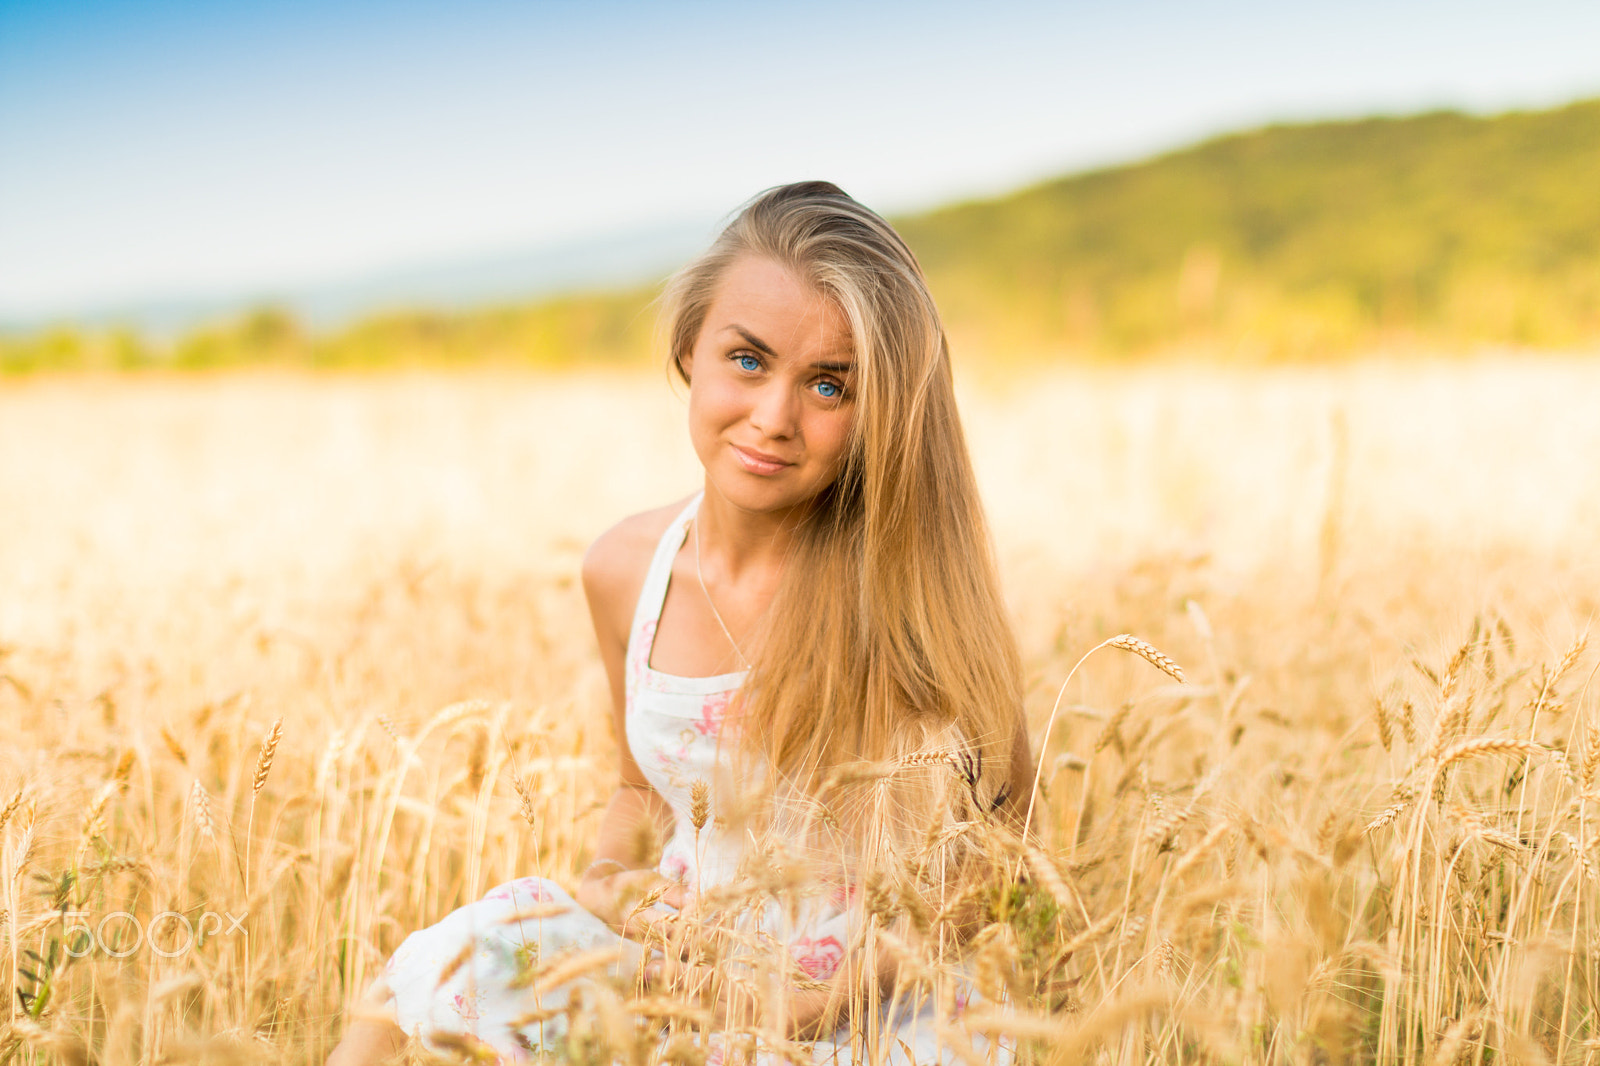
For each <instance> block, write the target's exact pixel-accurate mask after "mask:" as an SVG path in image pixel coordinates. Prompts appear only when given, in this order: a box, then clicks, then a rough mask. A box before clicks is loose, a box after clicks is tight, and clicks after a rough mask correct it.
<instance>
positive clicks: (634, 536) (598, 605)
mask: <svg viewBox="0 0 1600 1066" xmlns="http://www.w3.org/2000/svg"><path fill="white" fill-rule="evenodd" d="M687 503H688V498H687V497H686V498H684V499H682V500H679V501H677V502H676V503H670V504H667V505H666V506H665V507H657V508H654V509H653V510H649V511H641V512H639V513H638V514H635V515H629V516H628V517H627V518H624V519H623V520H622V521H620V522H618V523H617V524H616V525H614V526H612V527H611V528H610V529H608V530H606V531H605V532H604V533H602V534H600V535H599V536H598V537H596V538H595V539H594V543H592V544H590V545H589V550H588V551H587V552H585V553H584V556H583V590H584V593H585V595H587V596H588V597H589V610H590V611H591V612H592V613H593V614H594V616H595V622H596V623H597V624H599V623H602V622H603V623H605V624H606V626H607V628H608V629H611V630H612V631H613V632H614V633H626V632H627V629H628V623H629V622H630V620H631V619H632V616H633V608H634V604H635V603H636V602H637V601H638V599H639V590H640V589H641V588H643V587H644V578H645V574H646V573H647V572H648V571H649V569H650V559H651V556H653V555H654V554H655V551H656V545H657V544H658V543H660V541H661V534H663V533H665V532H666V530H667V526H669V525H671V524H672V520H673V519H674V518H676V517H677V516H678V515H679V513H680V512H682V510H683V508H684V506H685V505H686V504H687Z"/></svg>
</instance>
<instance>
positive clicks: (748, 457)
mask: <svg viewBox="0 0 1600 1066" xmlns="http://www.w3.org/2000/svg"><path fill="white" fill-rule="evenodd" d="M732 448H733V454H734V455H736V456H738V457H739V463H740V465H741V466H743V467H744V468H745V469H746V470H748V471H749V472H750V473H752V474H762V475H768V474H776V473H778V472H779V471H781V470H785V469H787V468H788V467H791V466H793V465H794V464H793V463H791V462H789V461H788V460H786V459H780V458H779V457H778V456H776V455H768V454H767V453H766V452H758V451H756V450H755V449H754V448H741V447H740V446H739V445H737V444H735V445H732Z"/></svg>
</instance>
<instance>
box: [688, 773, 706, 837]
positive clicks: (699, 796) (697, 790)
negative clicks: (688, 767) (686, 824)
mask: <svg viewBox="0 0 1600 1066" xmlns="http://www.w3.org/2000/svg"><path fill="white" fill-rule="evenodd" d="M710 817H711V786H710V785H708V784H706V783H705V782H704V781H702V780H700V779H699V778H696V779H695V781H694V782H693V783H692V784H691V785H690V786H689V821H690V823H691V824H692V825H693V826H694V831H695V832H696V833H698V832H700V830H702V829H704V828H705V827H706V822H707V821H708V820H709V819H710Z"/></svg>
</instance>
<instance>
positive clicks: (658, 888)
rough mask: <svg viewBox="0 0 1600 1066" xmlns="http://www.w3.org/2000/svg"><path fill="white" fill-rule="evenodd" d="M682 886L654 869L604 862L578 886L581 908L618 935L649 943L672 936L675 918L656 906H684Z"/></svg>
mask: <svg viewBox="0 0 1600 1066" xmlns="http://www.w3.org/2000/svg"><path fill="white" fill-rule="evenodd" d="M685 898H686V893H685V890H684V887H683V885H681V884H679V883H678V882H677V881H669V880H668V879H667V878H665V877H662V876H661V875H660V874H659V873H657V872H656V871H655V870H629V869H626V868H623V866H622V864H621V863H620V862H617V861H615V860H610V859H602V860H600V861H598V862H596V863H594V865H592V866H590V867H589V869H588V870H587V871H586V872H585V873H584V875H583V880H582V881H580V882H579V883H578V892H577V900H578V905H579V906H580V907H582V908H583V909H584V910H586V911H588V912H589V913H590V914H592V915H594V916H595V917H596V918H599V919H600V920H601V921H602V922H605V923H606V925H608V926H610V927H611V929H612V931H614V932H615V933H616V934H617V935H618V936H623V937H626V938H627V939H629V940H637V941H640V942H646V941H651V940H659V939H660V938H661V937H662V936H663V935H670V934H671V929H672V923H675V922H676V921H677V919H676V917H675V916H673V915H667V914H663V913H662V912H661V910H660V909H659V908H657V907H656V904H657V903H662V904H666V905H667V906H668V907H672V908H674V909H678V908H681V907H682V906H683V904H684V901H685Z"/></svg>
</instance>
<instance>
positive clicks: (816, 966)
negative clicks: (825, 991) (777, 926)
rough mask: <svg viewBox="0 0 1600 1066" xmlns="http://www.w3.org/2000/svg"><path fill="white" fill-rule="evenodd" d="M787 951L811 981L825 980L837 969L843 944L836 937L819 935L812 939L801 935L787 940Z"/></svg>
mask: <svg viewBox="0 0 1600 1066" xmlns="http://www.w3.org/2000/svg"><path fill="white" fill-rule="evenodd" d="M789 953H790V954H791V955H793V956H794V961H795V962H796V963H797V964H798V965H799V966H800V969H801V970H802V971H804V973H805V975H806V976H807V977H809V978H811V979H812V980H813V981H826V980H827V979H828V978H830V977H832V976H833V975H834V974H835V973H837V972H838V971H839V963H840V961H842V960H843V959H844V945H843V944H841V943H839V938H838V937H832V936H819V937H817V938H816V939H815V940H813V939H812V938H811V937H807V936H802V937H797V938H796V939H794V940H791V941H790V942H789Z"/></svg>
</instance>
